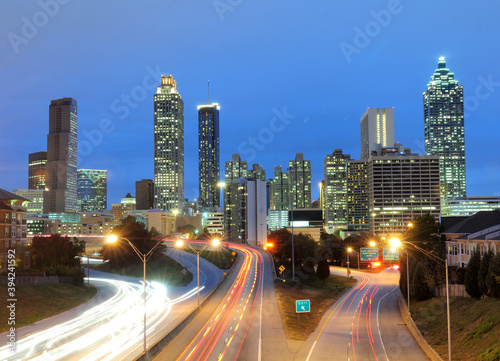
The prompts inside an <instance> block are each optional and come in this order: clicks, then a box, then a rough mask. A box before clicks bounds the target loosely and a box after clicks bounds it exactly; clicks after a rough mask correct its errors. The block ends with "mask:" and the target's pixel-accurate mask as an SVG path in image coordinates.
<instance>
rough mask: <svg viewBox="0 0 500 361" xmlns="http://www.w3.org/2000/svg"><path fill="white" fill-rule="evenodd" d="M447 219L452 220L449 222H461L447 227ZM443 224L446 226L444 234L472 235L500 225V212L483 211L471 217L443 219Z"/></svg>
mask: <svg viewBox="0 0 500 361" xmlns="http://www.w3.org/2000/svg"><path fill="white" fill-rule="evenodd" d="M447 218H451V219H450V220H449V221H450V223H453V222H452V221H458V220H459V219H460V218H462V220H461V221H459V222H456V223H454V224H453V225H448V227H446V222H447V221H448V220H446V221H444V220H445V219H447ZM442 224H443V225H445V230H444V231H443V233H445V234H446V233H448V234H450V233H451V234H460V233H463V234H471V233H476V232H479V231H481V230H485V229H487V228H491V227H493V226H496V225H500V211H482V212H477V213H476V214H474V215H472V216H470V217H443V218H442Z"/></svg>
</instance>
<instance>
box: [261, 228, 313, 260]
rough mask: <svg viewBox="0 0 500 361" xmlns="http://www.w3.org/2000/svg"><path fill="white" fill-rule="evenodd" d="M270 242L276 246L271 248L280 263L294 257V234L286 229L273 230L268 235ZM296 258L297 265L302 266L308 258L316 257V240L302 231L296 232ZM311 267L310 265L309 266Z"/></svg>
mask: <svg viewBox="0 0 500 361" xmlns="http://www.w3.org/2000/svg"><path fill="white" fill-rule="evenodd" d="M267 239H268V241H269V242H271V243H273V244H274V246H273V247H272V248H271V249H270V250H269V251H270V252H271V253H272V255H273V257H274V258H275V259H276V260H277V261H278V262H279V263H285V262H288V260H290V261H291V259H292V234H291V233H290V232H289V231H288V230H287V229H286V228H282V229H280V230H276V231H271V232H269V235H268V236H267ZM294 246H295V251H294V258H295V265H296V266H301V265H302V264H303V263H304V261H305V260H306V259H308V258H314V259H316V254H315V250H316V247H317V245H316V242H315V241H314V239H312V238H311V236H309V235H304V234H302V233H298V234H297V233H295V234H294ZM309 269H310V267H309Z"/></svg>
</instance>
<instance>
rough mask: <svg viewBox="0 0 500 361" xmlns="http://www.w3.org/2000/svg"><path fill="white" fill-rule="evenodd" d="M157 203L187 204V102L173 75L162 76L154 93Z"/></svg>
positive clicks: (170, 207)
mask: <svg viewBox="0 0 500 361" xmlns="http://www.w3.org/2000/svg"><path fill="white" fill-rule="evenodd" d="M154 118H155V123H154V132H155V136H154V147H155V152H154V156H155V163H154V173H155V177H154V183H155V188H154V192H155V201H154V206H155V208H158V209H164V210H174V209H178V210H182V209H183V208H184V207H183V205H184V102H183V101H182V98H181V95H180V94H179V92H178V91H177V83H176V81H175V80H174V77H173V76H172V75H169V76H165V75H162V76H161V85H160V86H159V87H158V88H157V89H156V94H155V95H154Z"/></svg>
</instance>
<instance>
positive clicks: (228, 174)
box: [224, 154, 249, 186]
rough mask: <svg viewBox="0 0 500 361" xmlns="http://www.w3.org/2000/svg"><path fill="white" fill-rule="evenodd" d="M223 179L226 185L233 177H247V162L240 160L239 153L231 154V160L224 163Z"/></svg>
mask: <svg viewBox="0 0 500 361" xmlns="http://www.w3.org/2000/svg"><path fill="white" fill-rule="evenodd" d="M224 169H225V174H224V181H225V183H226V186H227V185H229V184H231V183H232V181H233V180H234V179H240V178H246V177H248V173H249V172H248V164H247V162H245V161H242V160H241V158H240V155H239V154H233V156H232V159H231V161H229V162H226V163H225V168H224Z"/></svg>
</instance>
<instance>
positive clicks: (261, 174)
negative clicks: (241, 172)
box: [249, 163, 266, 181]
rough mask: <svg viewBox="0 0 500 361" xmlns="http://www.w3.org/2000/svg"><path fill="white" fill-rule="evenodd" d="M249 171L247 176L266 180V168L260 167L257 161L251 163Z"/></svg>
mask: <svg viewBox="0 0 500 361" xmlns="http://www.w3.org/2000/svg"><path fill="white" fill-rule="evenodd" d="M249 173H250V175H249V177H251V178H253V179H260V180H262V181H265V180H266V170H265V169H264V168H262V166H261V165H259V164H258V163H253V164H252V169H251V170H249Z"/></svg>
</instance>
